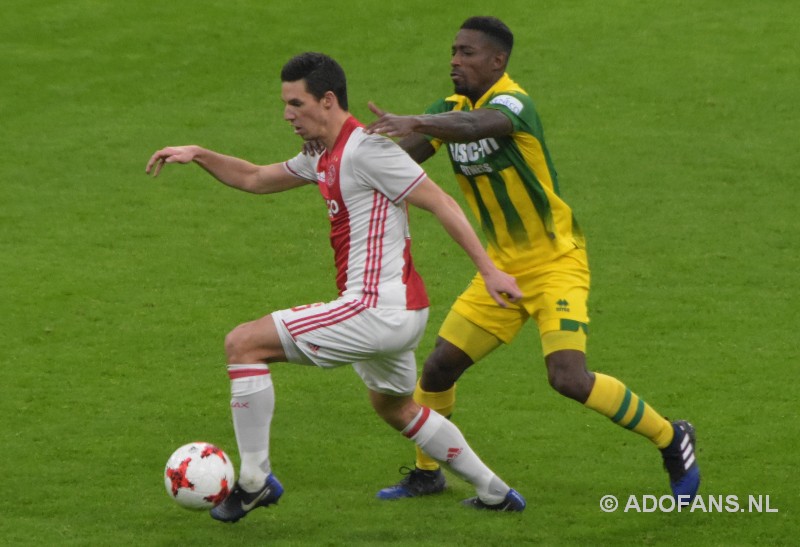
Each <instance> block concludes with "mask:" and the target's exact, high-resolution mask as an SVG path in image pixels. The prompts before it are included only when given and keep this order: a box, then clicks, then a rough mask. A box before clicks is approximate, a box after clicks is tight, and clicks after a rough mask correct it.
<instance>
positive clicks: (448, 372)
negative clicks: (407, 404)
mask: <svg viewBox="0 0 800 547" xmlns="http://www.w3.org/2000/svg"><path fill="white" fill-rule="evenodd" d="M471 365H472V360H471V359H470V358H469V357H468V356H467V355H466V354H465V353H464V352H463V351H461V350H459V349H458V348H456V347H455V346H453V345H451V344H449V343H445V342H444V341H443V340H441V339H439V340H438V341H437V343H436V347H435V348H434V350H433V351H432V352H431V354H430V355H429V356H428V358H427V359H426V360H425V364H424V365H423V367H422V378H421V386H422V389H424V390H425V391H446V390H448V389H450V388H451V387H453V384H455V383H456V381H457V380H458V379H459V378H460V377H461V375H462V374H463V373H464V371H465V370H467V369H468V368H469V367H470V366H471Z"/></svg>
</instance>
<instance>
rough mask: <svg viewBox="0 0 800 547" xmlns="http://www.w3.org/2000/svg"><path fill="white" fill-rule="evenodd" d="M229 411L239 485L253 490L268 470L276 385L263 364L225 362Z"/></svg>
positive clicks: (259, 485) (267, 473) (246, 489)
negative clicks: (237, 461)
mask: <svg viewBox="0 0 800 547" xmlns="http://www.w3.org/2000/svg"><path fill="white" fill-rule="evenodd" d="M228 377H229V378H230V379H231V414H232V415H233V430H234V432H235V433H236V442H237V444H238V445H239V457H240V458H241V467H240V469H239V480H238V482H239V486H241V487H242V488H243V489H244V490H245V491H247V492H256V491H257V490H259V489H260V488H261V487H262V486H264V481H265V480H266V478H267V475H269V472H270V471H271V466H270V461H269V430H270V424H271V423H272V415H273V414H274V412H275V388H274V387H273V386H272V375H271V374H270V371H269V367H268V366H267V365H265V364H256V365H228Z"/></svg>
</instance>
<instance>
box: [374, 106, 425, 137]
mask: <svg viewBox="0 0 800 547" xmlns="http://www.w3.org/2000/svg"><path fill="white" fill-rule="evenodd" d="M367 106H368V107H369V109H370V110H371V111H372V113H373V114H375V115H376V116H378V119H377V120H375V121H374V122H372V123H371V124H369V125H368V126H367V127H366V132H367V133H379V134H381V135H386V136H387V137H405V136H406V135H409V134H411V133H413V132H414V124H415V122H414V116H397V115H395V114H390V113H388V112H386V111H384V110H383V109H381V108H378V107H377V106H376V105H375V103H373V102H372V101H370V102H369V103H367Z"/></svg>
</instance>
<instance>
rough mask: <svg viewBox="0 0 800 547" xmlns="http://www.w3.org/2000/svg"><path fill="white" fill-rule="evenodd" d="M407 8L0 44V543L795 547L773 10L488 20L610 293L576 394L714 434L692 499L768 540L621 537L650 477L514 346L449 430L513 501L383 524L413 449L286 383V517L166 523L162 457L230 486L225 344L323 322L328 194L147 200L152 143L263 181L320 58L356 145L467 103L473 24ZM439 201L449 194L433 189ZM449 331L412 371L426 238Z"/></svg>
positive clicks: (135, 7)
mask: <svg viewBox="0 0 800 547" xmlns="http://www.w3.org/2000/svg"><path fill="white" fill-rule="evenodd" d="M428 4H429V3H428V2H421V1H413V2H411V1H409V2H395V3H391V4H382V3H381V4H378V3H372V2H364V1H359V2H345V3H341V4H331V3H323V2H297V3H285V4H284V3H277V2H275V3H271V2H270V3H267V2H256V1H253V0H237V1H234V2H228V3H220V2H210V1H206V0H201V1H198V2H172V3H169V2H167V3H164V2H154V1H151V0H145V1H142V2H135V3H128V4H123V3H120V2H117V3H114V2H100V1H97V0H94V1H92V0H74V1H73V2H69V3H67V2H57V1H49V2H47V1H42V2H22V1H20V0H9V1H8V2H6V5H5V6H4V8H5V9H4V16H3V18H2V22H1V23H0V72H1V73H2V74H3V75H4V76H3V82H2V84H0V89H1V90H2V93H1V94H0V115H1V118H0V119H2V122H3V131H2V132H0V155H2V156H1V157H0V159H1V160H2V162H0V180H2V184H0V272H2V283H0V306H1V307H2V314H0V355H1V356H2V379H0V415H1V416H2V428H0V445H1V446H2V447H3V452H4V457H3V458H2V460H0V461H2V464H0V469H2V472H3V476H4V477H5V483H4V486H5V488H4V489H3V491H4V495H3V496H2V501H0V511H2V517H1V518H0V538H2V539H0V543H3V544H10V545H115V544H135V545H178V544H190V543H198V544H199V543H204V544H217V545H242V544H248V545H249V544H274V545H381V544H384V545H389V544H396V545H431V546H432V545H517V544H526V543H543V544H560V543H563V544H577V545H600V544H609V545H612V544H614V545H616V544H636V545H642V544H645V545H669V544H676V545H678V544H680V545H692V544H694V545H732V544H793V543H794V542H795V541H796V540H795V538H796V537H797V535H798V534H799V533H800V525H798V519H797V514H798V510H799V509H800V494H798V491H797V487H796V484H797V479H798V475H797V465H796V462H795V460H794V458H795V457H796V454H797V452H798V448H800V446H798V445H799V444H800V443H798V436H797V434H796V430H797V426H798V410H797V403H796V396H795V394H796V391H797V390H796V387H795V377H796V376H797V373H798V362H800V352H798V344H797V334H796V331H797V328H798V326H800V325H799V324H798V319H797V295H798V292H800V277H799V276H798V274H797V272H798V270H800V253H798V246H797V241H798V236H800V223H798V220H797V219H798V216H799V215H798V213H799V211H798V207H799V205H798V203H800V201H798V193H797V189H796V184H795V183H796V178H797V173H798V172H800V155H798V154H797V152H796V150H795V148H796V145H797V115H796V108H797V104H798V99H800V77H799V76H798V75H800V54H799V53H798V49H797V46H796V28H795V27H796V21H797V19H798V17H800V7H798V5H797V4H796V3H793V2H788V1H784V2H782V1H778V0H775V1H771V2H760V3H752V2H743V1H739V0H736V1H733V2H726V1H722V0H710V1H707V2H702V3H701V2H688V1H678V2H671V3H655V2H632V1H621V0H616V1H611V2H601V3H595V2H588V1H576V2H563V3H545V2H530V1H513V2H504V3H497V6H496V7H495V8H494V11H493V14H495V15H497V16H499V17H501V18H503V19H504V20H506V22H508V23H509V24H510V26H511V27H512V29H513V30H514V31H515V34H516V37H517V46H516V49H515V52H514V55H513V56H512V61H511V66H510V72H511V75H512V77H514V78H515V79H516V80H518V81H519V82H520V83H521V84H522V85H523V86H525V87H526V88H527V89H528V91H529V92H530V93H531V94H532V96H533V98H534V100H535V101H536V103H537V105H538V108H539V111H540V114H541V115H542V118H543V120H544V123H545V128H546V134H547V137H548V144H549V146H550V149H551V152H552V153H553V156H554V160H555V162H556V166H557V168H558V171H559V175H560V180H561V186H562V192H563V194H564V195H565V196H566V198H567V200H568V202H570V203H571V204H572V205H573V207H574V209H575V210H576V214H577V215H578V218H579V220H580V222H581V225H582V226H583V227H584V229H585V230H586V232H587V235H588V242H589V252H590V258H591V263H592V273H593V278H594V279H593V288H592V294H591V303H590V304H591V313H592V336H591V338H590V349H589V361H590V366H592V367H593V368H594V369H596V370H600V371H604V372H606V373H610V374H613V375H614V376H617V377H619V378H620V379H621V380H623V381H624V382H626V383H627V384H628V385H629V386H630V387H631V388H632V389H634V390H635V391H637V392H638V393H639V394H640V395H641V396H642V397H644V398H645V399H646V400H647V401H648V402H649V403H651V404H652V405H653V406H654V407H655V408H657V409H658V410H660V411H661V412H663V413H665V414H667V415H669V416H672V417H685V418H688V419H691V420H692V421H693V422H694V423H695V425H696V426H697V427H698V436H699V454H700V461H701V463H702V471H703V475H704V484H703V492H704V493H705V494H710V495H716V496H719V495H723V496H725V495H737V496H739V497H740V498H744V497H746V496H747V495H748V494H762V495H770V499H771V505H772V507H777V508H778V509H779V512H778V513H771V514H748V513H733V514H731V513H702V512H699V513H698V512H696V513H691V514H686V513H684V514H677V513H671V514H665V513H658V512H656V513H649V514H632V513H627V514H626V513H622V512H619V511H618V512H617V513H613V514H606V513H603V512H601V511H600V509H599V507H598V504H599V500H600V498H601V497H602V496H603V495H604V494H615V495H618V496H620V497H621V498H623V499H625V498H626V497H627V496H628V495H630V494H637V495H642V494H655V495H661V494H664V493H666V491H667V485H666V480H665V475H664V473H663V472H662V471H661V469H660V461H659V458H658V455H657V453H656V452H655V451H654V449H653V448H652V447H651V446H649V445H648V443H647V442H646V441H644V440H643V439H641V438H639V437H637V436H635V435H632V434H630V433H628V432H625V431H623V430H621V429H618V428H616V427H615V426H613V425H612V424H610V423H609V422H608V420H605V419H603V418H601V417H599V416H597V415H595V414H593V413H592V412H590V411H587V410H584V409H582V408H580V407H578V406H577V405H575V404H574V403H571V402H569V401H567V400H565V399H563V398H561V397H560V396H558V395H557V394H555V393H554V392H553V391H552V390H551V389H550V388H549V386H548V385H547V381H546V378H545V373H544V366H543V364H542V362H541V361H542V360H541V357H540V347H539V342H538V338H537V336H536V332H535V329H534V328H533V327H532V326H531V325H529V326H528V327H526V329H525V330H524V331H523V333H522V334H521V335H520V337H519V338H518V339H517V340H516V341H515V342H514V343H513V344H512V345H510V346H508V347H505V348H502V349H501V350H500V351H498V352H496V354H495V355H493V356H491V357H490V358H489V359H487V360H486V361H485V362H484V363H482V364H481V365H480V366H478V367H475V369H474V370H472V371H471V372H470V373H469V374H467V375H466V376H465V377H464V378H463V380H462V382H461V383H460V387H459V403H458V408H457V413H456V416H455V419H456V422H457V423H458V424H459V426H460V427H461V428H462V430H463V431H464V432H465V434H466V435H467V436H468V438H469V439H470V441H471V443H472V445H473V447H474V448H475V449H476V450H477V451H478V453H479V454H481V455H482V457H483V458H484V460H485V461H486V462H487V463H489V464H490V465H491V466H492V467H493V468H494V469H495V470H496V471H497V472H498V473H500V475H501V476H503V477H504V478H505V479H506V480H508V481H509V482H510V483H511V484H513V485H514V486H515V487H516V488H517V489H519V490H520V491H521V492H523V494H524V495H525V496H526V497H527V499H528V502H529V509H528V511H526V512H525V513H524V514H522V515H484V514H479V515H476V514H472V513H469V512H467V511H464V510H462V509H461V508H459V507H458V506H457V502H458V500H460V499H461V498H463V497H466V496H468V495H470V494H471V491H470V488H469V487H467V485H465V484H464V483H462V482H460V481H458V480H457V479H455V478H452V479H451V481H450V484H451V488H450V489H449V490H448V491H447V492H446V493H445V494H443V495H442V496H440V497H436V498H431V499H422V500H409V501H407V502H398V503H380V502H379V501H377V500H376V499H374V497H373V496H374V492H375V491H376V490H377V489H378V488H380V487H381V486H384V485H386V484H387V483H388V482H390V481H393V480H395V479H396V478H397V477H398V476H397V475H396V469H397V468H398V467H399V466H400V465H403V464H409V463H410V462H411V451H410V449H411V446H410V445H409V443H408V442H407V441H406V440H405V439H403V438H402V437H401V436H400V435H397V434H395V433H393V432H392V431H391V430H390V428H389V427H388V426H386V425H384V424H382V423H381V422H380V421H379V420H378V419H377V418H376V417H375V416H374V415H373V413H372V411H371V410H370V408H369V405H368V403H367V400H366V395H365V390H364V388H363V387H362V385H361V384H360V382H359V380H358V378H357V376H356V375H355V374H353V373H352V372H351V371H349V370H346V369H344V370H337V371H333V372H322V371H318V370H313V369H308V368H304V367H293V366H290V365H277V366H275V367H273V370H274V379H275V384H276V393H277V405H278V406H277V414H276V417H275V421H274V428H273V429H274V431H273V443H272V444H273V464H274V467H275V470H276V472H277V473H278V474H279V476H280V478H281V480H282V482H283V483H284V485H285V486H286V489H287V493H286V495H285V497H284V499H283V500H282V501H281V504H280V505H279V506H278V507H276V508H273V509H270V510H269V511H260V512H257V513H254V514H253V515H251V516H250V517H248V518H247V519H246V520H245V521H242V522H241V523H239V524H237V525H236V526H232V527H230V526H221V525H219V524H218V523H215V522H213V521H211V519H209V518H208V517H207V516H206V515H204V514H193V513H189V512H186V511H184V510H182V509H180V508H178V507H177V506H176V505H175V504H174V503H172V502H171V501H170V500H169V498H168V497H167V496H166V494H165V493H164V491H163V486H162V479H161V473H162V469H163V465H164V463H165V461H166V459H167V457H168V456H169V454H170V453H171V452H172V450H174V449H175V448H176V447H178V446H179V445H180V444H183V443H184V442H187V441H190V440H195V439H203V440H209V441H213V442H216V443H218V444H220V445H222V446H223V447H224V448H226V449H227V450H228V451H229V452H231V453H232V454H234V455H235V454H236V451H235V440H234V437H233V432H232V428H231V427H230V417H229V412H228V382H227V379H226V376H225V373H224V368H223V363H224V355H223V351H222V340H223V337H224V335H225V333H226V332H227V331H228V330H230V329H231V328H232V327H234V326H235V325H237V324H238V323H240V322H243V321H246V320H250V319H254V318H256V317H259V316H261V315H264V314H265V313H267V312H269V311H271V310H273V309H279V308H283V307H287V306H291V305H296V304H301V303H306V302H313V301H319V300H326V299H330V298H331V297H332V296H333V294H334V286H333V278H332V273H333V270H332V265H331V255H330V250H329V248H328V244H327V241H326V238H327V232H326V229H327V227H326V222H327V221H326V218H325V209H324V204H322V203H321V202H320V199H319V197H318V196H317V195H316V194H315V192H314V190H313V189H305V190H298V191H295V192H291V193H287V194H284V195H277V196H269V197H254V196H249V195H245V194H243V193H237V192H235V191H232V190H230V189H228V188H224V187H222V186H221V185H218V184H216V183H214V182H213V181H212V180H211V179H210V178H209V177H208V176H206V175H205V174H204V173H203V172H202V171H201V170H200V169H198V168H196V167H183V168H178V167H170V168H168V170H167V171H166V172H164V173H163V175H162V177H160V178H159V179H157V180H155V181H154V180H151V179H148V178H146V177H145V175H144V174H143V170H144V165H145V162H146V160H147V158H148V157H149V155H150V154H151V153H152V152H153V151H154V150H155V149H157V148H159V147H162V146H165V145H168V144H188V143H199V144H203V145H206V146H209V147H212V148H215V149H217V150H220V151H223V152H226V153H231V154H235V155H240V156H243V157H247V158H249V159H252V160H253V161H257V162H264V163H266V162H272V161H280V160H283V159H286V158H288V157H290V156H291V155H293V154H295V153H296V152H297V151H298V149H299V142H298V141H297V139H296V138H295V137H293V136H292V135H291V133H290V130H289V128H288V126H286V124H285V122H283V121H282V120H281V113H282V111H281V103H280V99H279V93H278V90H279V82H278V74H279V70H280V67H281V65H282V64H283V63H284V62H285V61H286V60H287V59H288V58H289V57H290V56H292V55H294V54H296V53H299V52H301V51H304V50H321V51H325V52H327V53H330V54H332V55H333V56H334V57H336V58H337V59H338V60H339V61H340V62H341V63H342V64H343V66H344V67H345V70H346V71H347V73H348V78H349V82H350V99H351V105H352V111H353V113H354V114H355V115H356V116H358V117H360V118H362V119H363V120H369V119H371V115H370V114H369V111H368V110H367V108H366V103H367V101H368V100H374V101H375V102H376V103H377V104H379V105H380V106H382V107H385V108H387V109H389V110H392V111H396V112H401V113H412V112H417V111H420V110H422V109H423V108H424V107H425V106H427V105H428V104H429V103H430V102H432V101H433V100H434V99H435V98H437V97H439V96H441V95H444V94H446V93H449V92H450V90H451V86H450V83H449V79H448V77H447V74H448V53H449V48H450V44H451V40H452V38H453V36H454V34H455V32H456V29H457V27H458V25H459V24H460V23H461V21H462V20H463V19H464V18H465V17H466V16H468V15H472V14H479V13H486V10H485V4H484V3H479V2H473V1H467V2H462V3H461V4H460V5H459V9H457V10H453V9H452V6H451V5H447V4H441V5H436V6H433V7H431V6H429V5H428ZM426 169H427V170H428V172H429V173H430V174H431V176H432V177H433V178H434V179H435V180H437V181H439V182H440V183H442V184H443V185H444V186H445V187H446V188H447V189H449V190H451V191H452V192H453V193H454V194H457V190H456V187H455V184H454V182H453V180H452V176H451V175H450V174H449V172H448V166H447V162H446V161H445V160H444V158H443V157H437V158H434V159H433V160H432V161H431V162H430V163H429V164H428V165H426ZM413 216H414V219H413V229H414V233H415V243H414V251H415V260H416V262H417V264H418V267H419V269H420V270H421V272H422V274H423V275H424V276H425V278H426V280H427V284H428V288H429V292H430V295H431V298H432V301H433V307H432V310H431V320H430V325H429V329H428V333H427V336H426V338H425V341H424V342H423V344H422V349H421V352H420V353H421V356H423V355H424V354H425V353H427V350H428V349H429V348H430V347H431V345H432V343H433V340H434V337H435V333H436V328H437V327H438V324H439V323H440V321H441V320H442V318H443V317H444V314H445V313H446V311H447V308H448V306H449V303H450V301H451V300H452V299H453V298H454V297H455V296H456V295H457V294H458V293H459V291H460V290H461V289H462V287H464V285H465V284H466V283H467V281H468V280H469V278H470V277H471V275H472V268H471V266H470V265H469V263H468V261H467V260H466V258H465V257H464V256H462V254H461V253H460V252H459V250H458V249H457V248H456V247H455V246H454V244H452V243H450V242H449V241H448V240H447V239H446V237H445V235H444V233H443V231H442V230H441V228H439V227H438V226H436V225H435V224H434V223H433V222H432V220H431V219H430V218H428V217H427V216H425V215H424V214H422V213H419V212H414V214H413Z"/></svg>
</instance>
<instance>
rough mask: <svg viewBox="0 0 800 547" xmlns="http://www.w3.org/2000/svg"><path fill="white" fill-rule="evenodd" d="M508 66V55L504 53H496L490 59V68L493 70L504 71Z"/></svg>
mask: <svg viewBox="0 0 800 547" xmlns="http://www.w3.org/2000/svg"><path fill="white" fill-rule="evenodd" d="M507 64H508V53H506V52H505V51H499V50H498V51H497V52H495V54H494V56H493V57H492V68H493V69H495V70H505V68H506V65H507Z"/></svg>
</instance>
